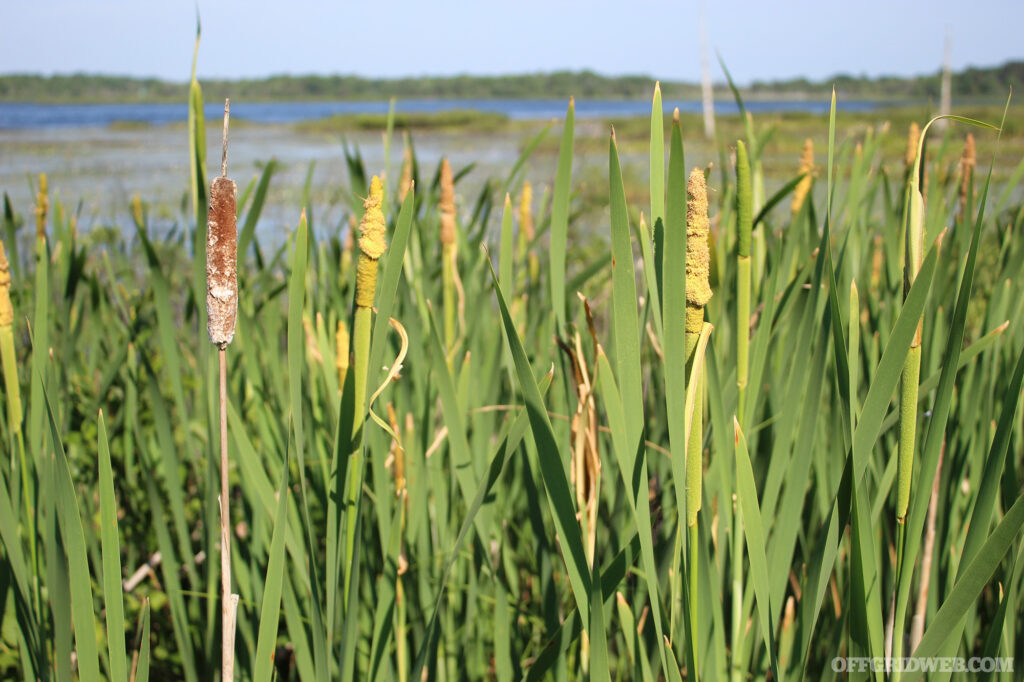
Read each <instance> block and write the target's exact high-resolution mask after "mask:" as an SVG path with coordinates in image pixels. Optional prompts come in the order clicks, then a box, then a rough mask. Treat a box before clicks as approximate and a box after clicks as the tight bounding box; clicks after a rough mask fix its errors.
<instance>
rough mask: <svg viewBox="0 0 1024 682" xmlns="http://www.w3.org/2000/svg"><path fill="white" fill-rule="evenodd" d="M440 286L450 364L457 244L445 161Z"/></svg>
mask: <svg viewBox="0 0 1024 682" xmlns="http://www.w3.org/2000/svg"><path fill="white" fill-rule="evenodd" d="M438 209H439V210H440V212H441V268H442V269H441V278H442V280H441V286H442V298H443V303H444V342H445V348H446V350H447V352H448V363H449V366H450V365H451V362H452V359H453V358H454V353H453V351H454V348H455V316H456V310H455V278H456V272H455V269H456V266H457V258H458V243H457V241H456V230H455V181H454V178H453V177H452V166H451V164H450V163H449V162H448V159H443V160H442V161H441V200H440V202H439V203H438Z"/></svg>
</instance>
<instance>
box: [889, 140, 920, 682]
mask: <svg viewBox="0 0 1024 682" xmlns="http://www.w3.org/2000/svg"><path fill="white" fill-rule="evenodd" d="M926 131H927V126H926V127H925V130H924V131H921V133H920V134H919V136H918V141H917V149H916V150H915V161H914V163H913V166H912V167H911V169H910V172H909V176H908V183H907V196H906V211H905V221H906V223H905V225H906V227H905V230H904V240H903V247H904V257H903V296H904V298H906V296H907V295H908V294H909V293H910V288H911V287H912V286H913V284H914V280H915V279H916V278H917V274H918V273H919V272H920V271H921V265H922V263H923V262H924V240H925V222H924V221H925V216H924V196H923V194H922V192H921V175H922V160H923V157H924V135H925V132H926ZM912 132H913V131H912ZM908 153H909V147H908ZM922 324H923V320H918V322H917V330H916V331H915V333H914V338H913V340H912V341H911V344H910V350H909V351H908V352H907V357H906V360H904V363H903V372H902V374H901V376H900V406H899V410H900V424H899V441H898V443H899V445H898V450H897V460H896V592H895V593H894V595H893V597H894V602H893V604H894V620H893V624H894V627H893V632H892V635H891V637H892V645H891V646H892V652H893V654H892V655H893V658H900V657H901V656H902V655H903V615H904V611H905V609H906V604H904V603H896V602H897V601H898V599H897V597H898V593H899V589H900V588H899V586H900V584H901V583H902V582H903V581H904V580H908V579H909V578H910V576H909V575H907V576H904V575H903V572H904V571H905V570H906V569H907V567H905V566H904V565H903V547H904V540H905V535H904V534H905V533H906V517H907V508H908V507H909V506H910V487H911V478H912V474H913V470H914V449H915V446H916V442H917V398H918V392H919V384H920V379H921V330H922ZM911 570H912V567H911ZM898 677H899V671H898V670H897V671H895V672H894V673H893V678H894V679H898Z"/></svg>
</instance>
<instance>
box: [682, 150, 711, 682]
mask: <svg viewBox="0 0 1024 682" xmlns="http://www.w3.org/2000/svg"><path fill="white" fill-rule="evenodd" d="M709 233H710V222H709V221H708V188H707V184H706V181H705V179H704V172H703V171H702V170H701V169H700V168H694V169H693V170H692V171H691V172H690V179H689V181H688V182H687V185H686V341H685V342H686V349H685V350H686V369H687V381H688V382H691V385H693V384H695V385H696V395H695V396H694V398H693V403H692V404H693V412H692V413H691V416H689V421H690V432H689V436H688V438H687V441H686V462H685V479H684V482H685V489H686V534H687V536H688V540H689V543H688V544H689V550H688V551H689V556H690V558H689V560H688V567H689V570H688V573H689V578H690V584H689V588H688V589H689V592H690V630H691V633H694V634H693V635H692V636H694V637H696V634H695V633H697V632H698V628H699V618H698V613H697V608H696V604H697V595H698V593H699V581H698V571H697V556H698V553H699V551H700V534H699V531H698V525H697V513H698V512H699V511H700V508H701V489H702V487H703V481H702V478H703V476H704V469H703V447H704V446H703V443H704V426H703V420H704V415H703V411H704V407H703V405H704V390H705V383H706V382H705V379H704V368H703V366H702V365H703V361H701V360H698V356H699V353H698V345H699V343H700V338H701V336H702V335H704V334H705V327H706V326H710V325H706V323H705V322H704V306H705V305H707V302H708V301H709V300H711V283H710V281H709V275H710V269H711V252H710V250H709V249H708V235H709ZM686 402H687V404H688V407H687V409H688V410H689V403H690V398H689V397H687V401H686ZM694 665H695V666H696V661H694ZM694 678H695V679H699V677H698V675H697V670H694Z"/></svg>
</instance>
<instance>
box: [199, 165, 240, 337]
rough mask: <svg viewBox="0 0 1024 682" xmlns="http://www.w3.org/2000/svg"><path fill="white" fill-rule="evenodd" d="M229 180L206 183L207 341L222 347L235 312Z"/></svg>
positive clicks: (235, 236) (235, 245) (231, 184)
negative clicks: (208, 186)
mask: <svg viewBox="0 0 1024 682" xmlns="http://www.w3.org/2000/svg"><path fill="white" fill-rule="evenodd" d="M236 191H237V188H236V187H235V183H234V181H232V180H229V179H228V178H225V177H218V178H214V179H213V182H212V183H210V214H209V220H208V221H207V234H206V314H207V317H208V321H207V331H209V333H210V341H211V342H213V343H215V344H217V345H218V346H219V347H221V348H226V347H227V345H228V344H229V343H231V339H233V338H234V337H235V317H236V315H237V313H238V274H237V262H238V233H237V228H236V226H235V215H236V207H235V192H236Z"/></svg>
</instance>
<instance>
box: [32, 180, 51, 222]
mask: <svg viewBox="0 0 1024 682" xmlns="http://www.w3.org/2000/svg"><path fill="white" fill-rule="evenodd" d="M35 213H36V236H37V237H46V216H47V215H48V214H49V213H50V196H49V192H48V190H47V184H46V173H40V174H39V193H38V194H36V208H35Z"/></svg>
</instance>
